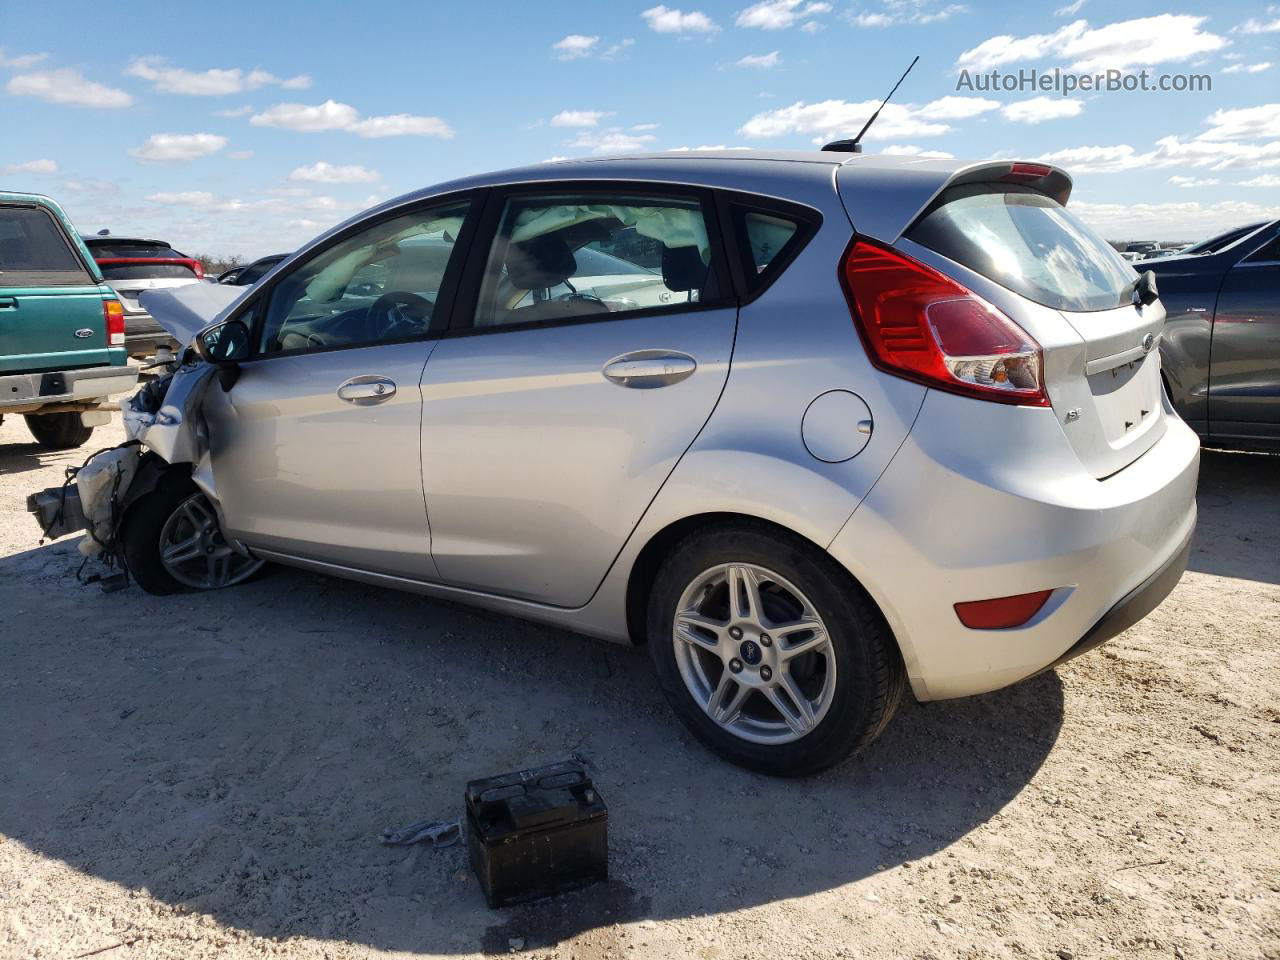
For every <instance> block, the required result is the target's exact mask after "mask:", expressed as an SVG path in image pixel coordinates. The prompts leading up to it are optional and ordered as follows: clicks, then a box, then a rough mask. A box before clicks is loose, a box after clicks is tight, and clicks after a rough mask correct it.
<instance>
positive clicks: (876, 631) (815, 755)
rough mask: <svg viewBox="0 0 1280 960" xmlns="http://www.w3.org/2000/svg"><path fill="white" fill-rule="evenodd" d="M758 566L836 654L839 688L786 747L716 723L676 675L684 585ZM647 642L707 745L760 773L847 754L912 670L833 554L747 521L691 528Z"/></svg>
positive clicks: (794, 772)
mask: <svg viewBox="0 0 1280 960" xmlns="http://www.w3.org/2000/svg"><path fill="white" fill-rule="evenodd" d="M726 563H744V564H755V565H758V566H760V567H764V568H766V569H768V570H771V571H773V572H774V573H776V574H777V575H778V576H780V577H783V578H785V579H787V580H789V581H790V582H791V583H792V584H794V585H795V586H796V587H797V588H799V590H800V591H801V592H802V593H804V595H805V596H806V597H807V598H808V599H809V601H810V602H811V603H812V604H813V606H814V608H815V609H816V610H817V611H818V613H819V615H820V616H821V618H822V621H823V622H824V623H825V625H826V627H827V633H828V635H829V636H830V638H831V649H832V651H833V652H834V657H835V668H836V670H835V676H836V681H835V689H834V692H833V693H832V695H831V698H830V707H829V708H827V712H826V714H825V715H824V716H823V717H822V718H821V720H819V721H818V723H817V725H816V726H814V728H813V729H812V730H811V731H809V732H808V733H807V734H805V735H804V736H801V737H800V738H799V739H797V740H793V741H791V742H790V743H779V744H772V743H756V742H751V741H749V740H745V739H742V738H740V737H739V736H737V735H735V734H733V733H731V732H730V731H728V730H726V729H725V728H724V727H722V726H720V725H719V724H718V723H716V722H715V721H714V720H712V719H711V718H710V717H709V716H708V715H707V713H706V711H705V710H704V709H703V707H702V705H701V704H700V703H699V702H698V701H697V700H695V699H694V696H693V694H692V693H690V691H689V689H688V687H687V686H686V684H685V681H684V679H683V677H682V676H681V673H680V667H679V664H678V663H677V660H676V653H675V642H674V641H673V639H672V636H673V634H672V631H673V621H674V617H675V614H676V607H677V605H678V604H679V602H680V598H681V595H682V594H683V593H684V591H685V589H686V588H687V587H688V586H689V585H690V584H692V583H693V582H694V581H695V580H696V579H697V578H699V577H700V576H701V575H702V574H703V573H704V572H705V571H708V570H710V569H711V568H713V567H716V566H718V565H720V564H726ZM647 628H648V645H649V651H650V653H651V655H652V657H653V661H654V665H655V667H656V669H657V674H658V680H659V683H660V685H661V686H662V691H663V693H664V694H665V695H666V698H667V700H668V702H669V703H670V704H671V706H672V708H673V709H674V710H675V712H676V714H677V715H678V716H679V717H680V719H681V720H682V721H684V723H685V724H686V725H687V726H688V727H689V729H690V730H691V731H692V732H693V734H694V735H695V736H696V737H697V738H698V739H699V740H701V741H702V742H703V743H704V744H706V745H707V746H708V747H710V748H711V749H712V750H714V751H715V752H716V753H718V754H720V755H721V756H723V757H724V758H726V759H728V760H730V761H732V762H733V763H736V764H739V765H741V766H744V767H747V768H749V769H751V770H756V771H759V772H761V773H766V774H770V775H773V776H782V777H797V776H805V775H808V774H812V773H816V772H818V771H820V770H824V769H826V768H828V767H831V766H834V765H835V764H837V763H840V762H841V761H843V760H845V759H847V758H849V757H851V756H852V755H853V754H855V753H856V752H857V751H859V750H860V749H862V748H863V747H865V746H866V745H867V744H869V743H870V742H871V741H872V740H874V739H875V738H876V737H877V736H879V735H880V733H881V731H883V730H884V728H885V726H886V725H887V724H888V722H889V719H890V718H891V717H892V716H893V713H894V711H895V710H896V709H897V706H898V703H899V702H900V701H901V699H902V695H903V691H904V688H905V682H906V675H905V671H904V669H903V666H902V659H901V656H900V654H899V652H898V648H897V644H896V642H895V641H894V639H893V636H892V633H891V632H890V630H889V627H888V624H887V623H885V620H884V617H883V616H882V615H881V613H880V611H879V609H878V608H877V607H876V606H875V604H874V602H873V601H872V600H871V598H870V597H868V596H867V595H866V593H865V592H864V591H863V590H862V588H861V587H860V586H859V585H858V584H857V582H856V581H854V579H853V578H852V577H851V576H850V575H849V574H848V573H847V572H846V571H845V570H844V569H843V568H842V567H840V566H839V565H838V564H837V563H836V562H835V561H834V560H833V559H832V558H831V557H829V556H828V555H827V554H825V553H824V552H823V551H822V550H820V549H818V548H817V547H816V546H814V545H813V544H811V543H809V542H808V541H806V540H804V539H802V538H800V537H797V536H793V535H790V534H786V533H784V532H782V531H779V530H777V529H776V528H774V527H771V526H769V525H767V524H763V523H760V524H756V523H750V522H748V521H742V522H740V523H736V524H733V525H731V526H724V527H716V528H714V529H710V530H704V531H700V532H696V533H693V534H690V535H689V536H687V537H686V538H684V539H683V540H681V541H680V542H678V543H677V544H676V545H675V547H674V548H673V549H672V550H671V552H670V553H669V554H668V556H667V558H666V560H665V561H664V562H663V564H662V566H661V568H660V569H659V571H658V575H657V577H656V579H655V581H654V585H653V589H652V590H651V592H650V595H649V609H648V621H647Z"/></svg>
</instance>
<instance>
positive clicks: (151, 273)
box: [98, 263, 196, 280]
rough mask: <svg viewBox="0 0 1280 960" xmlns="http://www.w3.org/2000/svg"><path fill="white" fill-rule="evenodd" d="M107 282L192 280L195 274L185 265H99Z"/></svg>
mask: <svg viewBox="0 0 1280 960" xmlns="http://www.w3.org/2000/svg"><path fill="white" fill-rule="evenodd" d="M98 269H99V270H101V271H102V275H103V276H104V277H105V278H106V279H108V280H194V279H196V272H195V271H194V270H192V269H191V267H190V266H188V265H187V264H185V263H100V264H98Z"/></svg>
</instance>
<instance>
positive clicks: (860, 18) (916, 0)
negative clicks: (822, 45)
mask: <svg viewBox="0 0 1280 960" xmlns="http://www.w3.org/2000/svg"><path fill="white" fill-rule="evenodd" d="M968 9H969V8H968V7H966V6H965V5H964V4H962V3H951V4H947V5H945V6H935V5H934V4H933V2H932V0H881V4H880V9H879V10H863V11H860V12H858V13H851V14H849V15H848V19H849V22H850V23H852V24H853V25H854V26H855V27H892V26H895V25H896V24H914V25H923V24H929V23H939V22H941V21H944V20H950V19H951V18H952V17H954V16H955V15H956V14H958V13H966V12H968Z"/></svg>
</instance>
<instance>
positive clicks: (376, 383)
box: [338, 374, 396, 407]
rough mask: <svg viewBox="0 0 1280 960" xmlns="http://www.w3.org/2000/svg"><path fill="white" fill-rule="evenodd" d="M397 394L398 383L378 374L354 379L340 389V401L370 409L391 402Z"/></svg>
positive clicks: (346, 382)
mask: <svg viewBox="0 0 1280 960" xmlns="http://www.w3.org/2000/svg"><path fill="white" fill-rule="evenodd" d="M395 394H396V382H395V381H394V380H389V379H387V378H386V377H380V376H377V375H376V374H365V375H364V376H360V377H352V378H351V379H350V380H346V381H344V382H343V383H342V384H341V385H340V386H339V387H338V399H340V400H345V401H347V403H354V404H355V405H356V406H358V407H368V406H372V405H373V404H375V403H383V402H385V401H387V400H390V399H391V398H392V397H394V396H395Z"/></svg>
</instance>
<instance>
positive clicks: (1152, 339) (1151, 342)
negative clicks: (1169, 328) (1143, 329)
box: [1142, 333, 1156, 353]
mask: <svg viewBox="0 0 1280 960" xmlns="http://www.w3.org/2000/svg"><path fill="white" fill-rule="evenodd" d="M1155 345H1156V335H1155V334H1154V333H1148V334H1147V335H1146V336H1145V337H1143V338H1142V350H1143V352H1144V353H1150V352H1151V348H1152V347H1154V346H1155Z"/></svg>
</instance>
